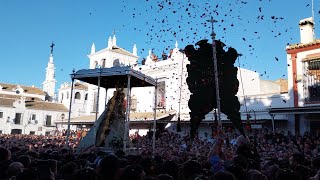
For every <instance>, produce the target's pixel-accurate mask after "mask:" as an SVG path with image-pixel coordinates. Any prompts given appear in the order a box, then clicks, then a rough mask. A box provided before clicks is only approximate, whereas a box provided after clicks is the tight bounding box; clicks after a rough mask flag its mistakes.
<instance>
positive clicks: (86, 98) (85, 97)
mask: <svg viewBox="0 0 320 180" xmlns="http://www.w3.org/2000/svg"><path fill="white" fill-rule="evenodd" d="M84 100H85V101H86V100H88V93H87V94H86V95H85V96H84Z"/></svg>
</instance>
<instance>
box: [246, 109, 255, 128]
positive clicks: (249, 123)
mask: <svg viewBox="0 0 320 180" xmlns="http://www.w3.org/2000/svg"><path fill="white" fill-rule="evenodd" d="M251 112H253V115H254V123H256V121H257V117H256V111H255V110H253V109H250V110H249V111H248V112H247V124H248V125H249V126H250V128H251V122H250V118H251V115H250V113H251Z"/></svg>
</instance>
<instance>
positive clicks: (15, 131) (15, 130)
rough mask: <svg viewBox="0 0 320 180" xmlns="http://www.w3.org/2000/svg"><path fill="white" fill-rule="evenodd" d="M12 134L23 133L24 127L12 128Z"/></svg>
mask: <svg viewBox="0 0 320 180" xmlns="http://www.w3.org/2000/svg"><path fill="white" fill-rule="evenodd" d="M11 134H22V129H11Z"/></svg>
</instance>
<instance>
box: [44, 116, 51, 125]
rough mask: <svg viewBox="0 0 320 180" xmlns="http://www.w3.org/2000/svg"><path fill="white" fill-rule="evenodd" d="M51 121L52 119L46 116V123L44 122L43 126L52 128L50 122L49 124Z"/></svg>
mask: <svg viewBox="0 0 320 180" xmlns="http://www.w3.org/2000/svg"><path fill="white" fill-rule="evenodd" d="M51 119H52V116H51V115H47V116H46V122H45V125H46V126H52V124H51V123H52V122H51Z"/></svg>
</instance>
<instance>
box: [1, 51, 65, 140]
mask: <svg viewBox="0 0 320 180" xmlns="http://www.w3.org/2000/svg"><path fill="white" fill-rule="evenodd" d="M54 70H55V68H54V63H53V55H52V54H50V58H49V62H48V66H47V68H46V76H45V81H44V82H43V90H41V89H40V88H37V87H34V86H31V87H30V86H23V85H15V84H6V83H0V134H1V133H6V134H9V133H12V134H21V133H23V134H37V135H40V134H42V135H45V134H52V133H53V132H54V131H55V130H56V128H57V126H56V124H55V121H57V120H60V121H63V120H64V119H66V118H67V115H68V109H67V108H66V107H65V106H64V105H63V104H62V103H55V102H50V101H53V100H54V99H55V83H56V80H55V77H54Z"/></svg>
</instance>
